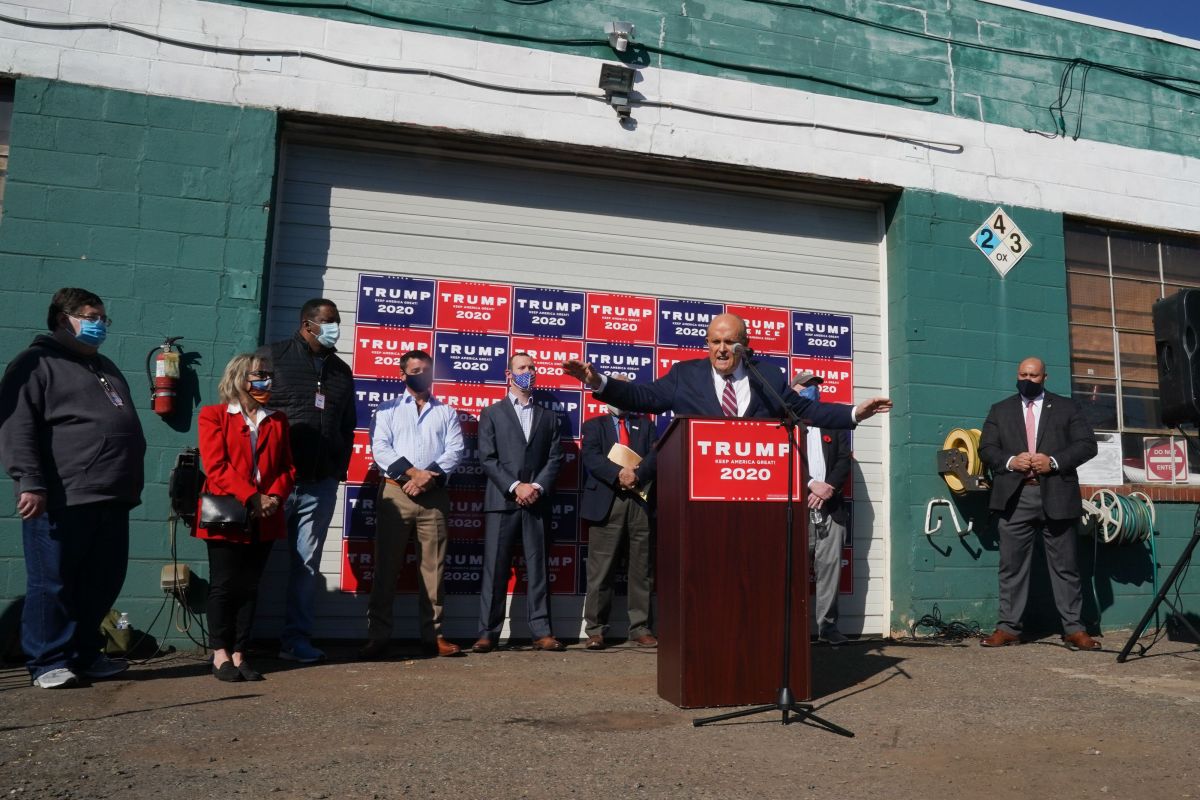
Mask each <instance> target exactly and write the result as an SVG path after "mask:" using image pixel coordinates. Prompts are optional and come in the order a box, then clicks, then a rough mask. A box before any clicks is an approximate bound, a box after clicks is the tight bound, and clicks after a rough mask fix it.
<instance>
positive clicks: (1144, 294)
mask: <svg viewBox="0 0 1200 800" xmlns="http://www.w3.org/2000/svg"><path fill="white" fill-rule="evenodd" d="M1158 299H1159V285H1158V284H1157V283H1146V282H1144V281H1130V280H1121V279H1120V278H1114V279H1113V300H1114V302H1115V303H1116V318H1117V327H1118V328H1132V329H1133V330H1137V331H1147V332H1149V331H1152V330H1154V318H1153V317H1152V316H1151V312H1150V309H1151V308H1153V306H1154V301H1155V300H1158Z"/></svg>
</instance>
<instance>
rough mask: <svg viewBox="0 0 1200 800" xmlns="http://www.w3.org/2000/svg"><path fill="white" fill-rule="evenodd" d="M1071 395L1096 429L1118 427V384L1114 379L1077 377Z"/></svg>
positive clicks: (1112, 429)
mask: <svg viewBox="0 0 1200 800" xmlns="http://www.w3.org/2000/svg"><path fill="white" fill-rule="evenodd" d="M1071 396H1072V398H1074V400H1075V402H1076V403H1079V407H1080V408H1081V409H1083V413H1084V416H1086V417H1087V420H1088V422H1090V423H1091V424H1092V427H1093V428H1094V429H1096V430H1109V431H1115V430H1116V429H1117V386H1116V384H1115V383H1113V382H1112V381H1088V380H1081V379H1079V378H1076V379H1075V380H1074V381H1073V382H1072V383H1071Z"/></svg>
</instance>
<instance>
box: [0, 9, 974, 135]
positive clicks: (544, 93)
mask: <svg viewBox="0 0 1200 800" xmlns="http://www.w3.org/2000/svg"><path fill="white" fill-rule="evenodd" d="M256 1H257V0H256ZM0 22H7V23H9V24H11V25H18V26H26V27H33V28H39V29H43V30H72V31H77V30H110V31H116V32H119V33H128V34H130V35H132V36H137V37H139V38H142V39H147V40H150V41H155V42H160V43H163V44H170V45H175V46H177V47H183V48H187V49H189V50H199V51H204V52H213V53H220V54H222V55H236V56H274V57H278V58H309V59H313V60H315V61H323V62H325V63H328V64H335V65H337V66H342V67H347V68H350V69H363V70H367V71H371V72H384V73H389V74H394V75H415V76H421V77H430V78H440V79H442V80H447V81H451V82H454V83H459V84H464V85H467V86H474V87H476V88H480V89H490V90H494V91H499V92H509V93H513V94H524V95H536V96H540V97H577V98H581V99H584V100H594V101H598V102H602V103H607V102H609V98H608V95H606V94H602V93H591V92H580V91H576V90H573V89H528V88H525V87H520V86H510V85H506V84H499V83H491V82H488V81H479V80H475V79H472V78H465V77H463V76H461V75H455V74H453V73H449V72H440V71H438V70H430V69H415V68H412V67H387V66H381V65H378V64H369V63H364V62H358V61H350V60H348V59H342V58H337V57H334V56H327V55H324V54H321V53H313V52H309V51H306V50H281V49H255V48H244V47H230V46H225V45H212V44H203V43H199V42H190V41H187V40H185V39H175V38H172V37H168V36H160V35H159V34H156V33H151V32H149V31H144V30H140V29H138V28H132V27H129V26H127V25H121V24H119V23H108V22H40V21H36V20H25V19H17V18H15V17H8V16H4V15H2V14H0ZM630 100H631V104H633V105H638V106H645V107H652V108H672V109H678V110H680V111H688V112H691V113H694V114H704V115H708V116H715V117H723V118H725V119H736V120H741V121H745V122H757V123H763V124H767V125H785V126H791V127H806V128H818V129H822V130H829V131H835V132H838V133H845V134H848V135H853V136H866V137H870V138H876V139H886V140H892V141H897V142H905V143H909V144H914V145H919V146H921V147H927V148H929V149H931V150H940V151H942V152H947V153H961V152H962V151H963V147H962V145H959V144H954V143H949V142H938V141H932V140H928V141H927V140H923V139H917V138H914V137H908V136H900V135H896V134H887V133H880V132H876V131H865V130H856V129H854V128H841V127H837V126H833V125H824V124H822V123H815V122H801V121H789V120H780V119H773V118H769V117H755V116H750V115H743V114H733V113H727V112H721V111H714V110H711V109H702V108H698V107H694V106H686V105H682V104H677V103H670V102H668V101H658V100H646V99H635V98H631V99H630Z"/></svg>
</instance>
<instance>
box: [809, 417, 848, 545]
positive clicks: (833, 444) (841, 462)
mask: <svg viewBox="0 0 1200 800" xmlns="http://www.w3.org/2000/svg"><path fill="white" fill-rule="evenodd" d="M804 452H805V453H806V454H807V452H808V448H807V447H806V448H805V449H804ZM821 454H822V455H823V456H825V483H828V484H829V485H830V486H832V487H833V497H831V498H829V499H828V500H827V501H825V504H824V505H823V506H821V508H822V510H823V511H824V512H825V513H826V514H828V515H829V517H830V518H831V519H832V520H833V521H834V522H836V523H837V524H839V525H845V524H846V521H847V520H848V519H849V518H850V504H849V503H847V502H846V498H845V497H843V496H842V488H843V487H844V486H845V485H846V479H847V478H848V477H850V434H849V433H847V432H846V431H834V430H829V431H826V430H822V431H821ZM806 457H807V456H806Z"/></svg>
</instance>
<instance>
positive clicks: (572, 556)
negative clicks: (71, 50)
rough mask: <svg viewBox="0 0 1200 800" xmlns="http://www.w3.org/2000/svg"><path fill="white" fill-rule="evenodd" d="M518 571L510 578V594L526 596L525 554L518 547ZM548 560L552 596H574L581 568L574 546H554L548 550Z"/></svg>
mask: <svg viewBox="0 0 1200 800" xmlns="http://www.w3.org/2000/svg"><path fill="white" fill-rule="evenodd" d="M516 554H517V558H516V564H517V567H516V570H514V574H512V575H510V576H509V578H508V593H509V594H525V591H526V585H525V580H526V575H525V554H524V553H522V552H521V549H520V548H519V547H518V548H517V550H516ZM546 559H547V560H548V561H549V562H550V573H549V575H547V578H548V582H549V584H550V594H574V593H575V575H576V571H577V570H578V567H579V553H578V551H577V548H576V546H575V545H573V544H552V545H550V546H549V547H548V548H547V549H546Z"/></svg>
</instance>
